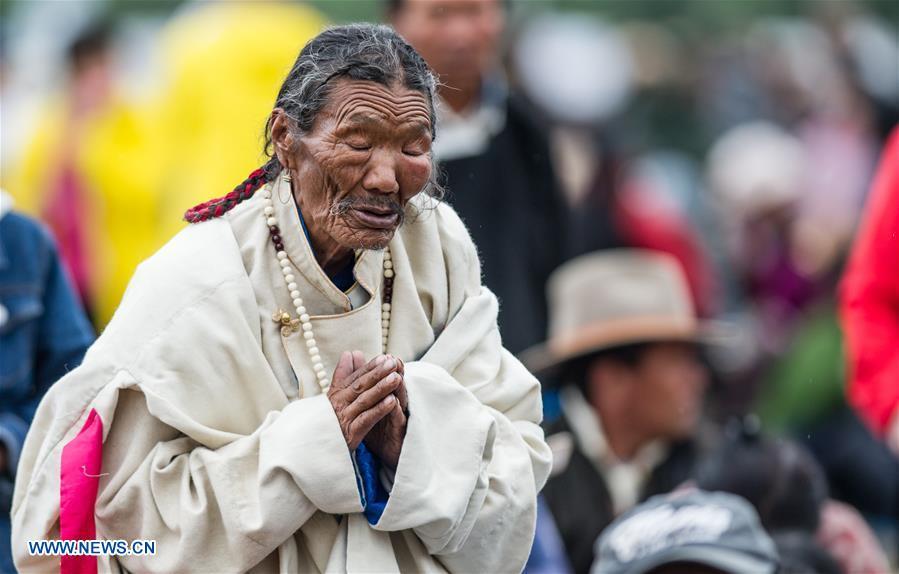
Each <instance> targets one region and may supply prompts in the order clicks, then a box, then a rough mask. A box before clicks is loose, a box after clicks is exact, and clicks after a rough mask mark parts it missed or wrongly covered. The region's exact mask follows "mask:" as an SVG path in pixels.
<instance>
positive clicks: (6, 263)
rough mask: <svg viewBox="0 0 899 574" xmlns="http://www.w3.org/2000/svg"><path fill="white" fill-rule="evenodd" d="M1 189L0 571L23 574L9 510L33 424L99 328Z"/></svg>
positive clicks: (43, 240)
mask: <svg viewBox="0 0 899 574" xmlns="http://www.w3.org/2000/svg"><path fill="white" fill-rule="evenodd" d="M12 207H13V200H12V198H11V197H10V196H9V195H8V194H7V193H6V192H4V191H2V190H0V572H3V573H10V574H12V573H13V572H15V568H13V562H12V550H11V548H10V522H9V512H10V507H11V504H12V492H13V484H14V481H15V475H16V465H17V463H18V459H19V453H20V452H21V450H22V443H23V442H24V441H25V434H26V432H27V431H28V426H29V425H30V424H31V420H32V418H33V417H34V412H35V410H36V409H37V405H38V403H39V402H40V400H41V398H42V397H43V396H44V393H46V392H47V389H49V388H50V385H52V384H53V383H55V382H56V380H57V379H59V378H60V377H61V376H63V375H64V374H65V373H67V372H68V371H69V370H71V369H74V368H75V367H77V366H78V365H79V364H80V363H81V358H82V357H83V356H84V352H85V351H86V350H87V348H88V346H89V345H90V344H91V343H92V342H93V338H94V335H93V331H92V330H91V328H90V324H89V323H88V321H87V318H86V317H85V315H84V311H83V310H82V309H81V305H80V303H79V301H78V299H77V296H76V295H75V293H74V291H73V288H72V286H71V284H70V281H69V279H68V278H67V276H66V272H65V271H64V269H63V267H62V265H61V263H60V259H59V255H58V253H57V250H56V245H55V243H54V241H53V239H52V237H51V236H50V234H49V233H48V232H47V230H45V229H44V228H43V227H42V226H40V225H39V224H38V223H36V222H35V221H34V220H32V219H30V218H28V217H25V216H24V215H21V214H19V213H16V212H14V211H12Z"/></svg>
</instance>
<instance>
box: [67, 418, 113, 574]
mask: <svg viewBox="0 0 899 574" xmlns="http://www.w3.org/2000/svg"><path fill="white" fill-rule="evenodd" d="M102 461H103V420H102V419H101V418H100V415H98V414H97V411H96V410H94V409H91V412H90V414H88V415H87V421H86V422H85V423H84V426H83V427H82V428H81V432H79V433H78V435H77V436H76V437H75V438H73V439H72V440H71V441H69V443H68V444H67V445H66V446H65V447H63V449H62V462H61V463H60V469H59V471H60V481H59V538H60V540H94V539H95V538H96V537H97V525H96V522H95V520H94V506H95V505H96V502H97V489H98V488H99V486H100V477H99V474H100V467H101V465H102ZM59 570H60V573H61V574H96V572H97V557H96V556H72V555H65V556H62V560H61V562H60V569H59Z"/></svg>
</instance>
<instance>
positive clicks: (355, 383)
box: [328, 351, 408, 470]
mask: <svg viewBox="0 0 899 574" xmlns="http://www.w3.org/2000/svg"><path fill="white" fill-rule="evenodd" d="M403 375H404V367H403V362H402V361H401V360H400V359H398V358H396V357H393V356H391V355H378V356H377V357H375V358H373V359H372V360H371V361H369V362H368V363H366V362H365V357H364V356H363V354H362V353H361V352H360V351H353V352H352V353H350V352H344V353H343V354H342V355H341V356H340V361H339V362H338V363H337V368H336V369H334V376H333V377H332V380H331V387H330V388H329V389H328V399H329V400H330V401H331V406H333V407H334V412H335V413H336V414H337V421H338V422H339V423H340V430H341V431H343V437H344V439H346V443H347V446H349V447H350V450H355V449H356V447H358V446H359V444H360V443H362V442H363V441H365V446H367V447H368V449H369V450H371V451H372V453H374V455H375V456H377V457H378V458H379V459H380V460H381V462H382V463H384V464H386V465H387V466H388V467H389V468H390V469H392V470H396V465H397V464H398V463H399V458H400V450H401V449H402V447H403V438H404V437H405V436H406V408H407V407H408V397H407V395H406V385H405V381H404V380H403Z"/></svg>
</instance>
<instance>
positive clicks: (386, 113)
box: [337, 100, 431, 131]
mask: <svg viewBox="0 0 899 574" xmlns="http://www.w3.org/2000/svg"><path fill="white" fill-rule="evenodd" d="M352 104H358V105H352ZM412 122H414V123H415V124H419V126H417V127H418V128H420V129H422V130H424V131H430V126H431V117H430V114H429V113H427V112H426V111H425V110H424V109H422V108H421V107H412V108H408V109H404V110H401V111H400V112H399V113H397V110H395V109H393V108H391V107H390V106H387V105H384V104H383V103H381V102H372V101H368V100H366V101H364V102H359V101H358V100H357V101H355V102H350V103H348V104H347V105H346V106H344V109H343V115H342V116H340V117H338V118H337V123H338V125H341V124H348V125H349V126H363V125H366V124H368V125H371V124H378V123H395V124H408V123H412Z"/></svg>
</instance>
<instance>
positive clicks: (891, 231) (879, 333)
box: [840, 130, 899, 435]
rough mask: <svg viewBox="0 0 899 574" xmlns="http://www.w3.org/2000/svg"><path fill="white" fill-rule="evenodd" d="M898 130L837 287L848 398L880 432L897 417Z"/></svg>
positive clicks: (898, 292)
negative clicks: (847, 368) (846, 371)
mask: <svg viewBox="0 0 899 574" xmlns="http://www.w3.org/2000/svg"><path fill="white" fill-rule="evenodd" d="M897 229H899V130H895V131H894V132H893V134H892V136H891V137H890V140H889V142H888V143H887V146H886V149H885V151H884V154H883V158H882V159H881V165H880V168H879V170H878V173H877V176H876V178H875V180H874V183H873V186H872V189H871V195H870V198H869V200H868V206H867V208H866V212H865V216H864V219H863V221H862V225H861V227H860V229H859V233H858V236H857V238H856V242H855V246H854V247H853V251H852V255H851V258H850V260H849V265H848V268H847V271H846V275H845V276H844V278H843V283H842V285H841V292H840V295H841V301H840V307H841V308H840V314H841V319H842V324H843V330H844V332H845V335H846V350H847V357H848V361H849V370H850V373H849V388H848V392H849V397H850V399H851V402H852V404H853V405H854V406H855V408H856V409H858V411H859V412H860V413H861V415H862V417H863V418H864V419H865V420H866V421H867V422H868V424H869V425H870V426H871V427H872V428H873V429H874V431H875V432H877V433H878V434H881V435H882V434H883V433H884V432H886V430H887V427H888V426H889V424H890V422H891V419H895V418H896V417H897V415H899V353H897V352H896V349H897V348H899V267H897V265H896V262H897V261H899V235H897V231H896V230H897Z"/></svg>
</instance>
